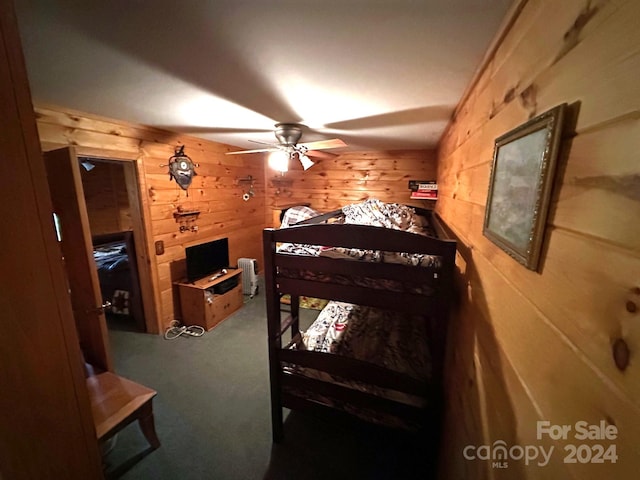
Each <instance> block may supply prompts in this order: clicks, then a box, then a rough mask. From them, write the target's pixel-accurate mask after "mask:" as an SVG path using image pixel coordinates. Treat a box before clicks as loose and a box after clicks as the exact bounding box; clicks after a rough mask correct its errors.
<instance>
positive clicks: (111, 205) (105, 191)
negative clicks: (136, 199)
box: [80, 161, 133, 235]
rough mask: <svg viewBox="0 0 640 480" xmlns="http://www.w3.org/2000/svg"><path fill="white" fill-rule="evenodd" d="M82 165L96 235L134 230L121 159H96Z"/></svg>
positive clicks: (83, 179) (93, 233) (85, 191)
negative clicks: (91, 165)
mask: <svg viewBox="0 0 640 480" xmlns="http://www.w3.org/2000/svg"><path fill="white" fill-rule="evenodd" d="M91 163H93V165H94V168H93V169H91V170H90V171H87V170H85V169H84V168H81V169H80V172H81V175H82V188H83V190H84V198H85V202H86V204H87V213H88V214H89V223H90V226H91V234H92V235H102V234H104V233H111V232H121V231H124V230H132V229H133V225H132V222H131V209H130V207H129V198H128V196H127V187H126V184H125V177H124V168H123V166H122V165H121V164H119V163H114V162H96V161H92V162H91Z"/></svg>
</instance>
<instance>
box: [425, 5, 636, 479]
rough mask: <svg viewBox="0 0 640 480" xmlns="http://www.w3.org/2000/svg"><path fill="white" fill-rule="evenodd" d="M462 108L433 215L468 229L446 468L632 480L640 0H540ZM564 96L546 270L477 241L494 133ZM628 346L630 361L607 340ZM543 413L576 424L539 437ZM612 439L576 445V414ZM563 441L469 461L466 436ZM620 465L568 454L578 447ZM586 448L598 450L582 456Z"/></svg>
mask: <svg viewBox="0 0 640 480" xmlns="http://www.w3.org/2000/svg"><path fill="white" fill-rule="evenodd" d="M521 3H522V4H523V8H522V9H521V11H520V13H519V14H518V16H517V18H516V19H515V21H514V22H513V23H512V25H511V26H510V28H509V29H508V30H507V31H506V35H505V36H504V37H503V38H502V40H501V41H500V42H498V44H497V47H496V49H495V51H494V54H493V55H490V56H489V57H488V63H487V65H486V68H484V69H483V70H482V71H481V73H480V74H479V76H478V78H477V82H475V83H474V84H473V85H472V87H470V88H469V90H468V95H466V98H465V99H464V100H463V102H462V103H461V104H460V105H459V106H458V109H457V111H456V116H455V118H454V120H453V121H452V123H451V124H450V125H449V127H448V130H447V131H446V133H445V135H444V137H443V139H442V141H441V144H440V147H439V152H438V162H439V169H438V181H439V186H440V199H439V200H438V205H437V208H436V210H437V211H438V212H439V213H440V214H441V215H442V216H443V218H444V219H445V221H446V222H447V223H448V224H449V225H450V226H451V227H452V229H453V230H454V231H455V232H456V234H457V235H458V236H459V239H460V247H461V248H460V256H459V264H460V270H461V275H460V282H459V286H460V296H461V304H460V306H459V308H458V309H457V314H456V317H455V321H454V328H453V330H452V335H451V337H450V339H451V340H452V342H451V347H452V348H451V349H450V360H451V361H450V364H449V370H448V376H447V378H448V395H449V398H448V402H447V405H448V409H449V411H448V415H447V419H446V424H445V429H444V431H445V432H446V434H445V443H444V447H443V455H442V470H441V478H443V479H480V478H514V479H515V478H517V479H523V478H527V479H528V478H580V479H599V478H635V477H636V476H637V472H638V470H639V469H640V447H639V443H638V439H640V421H638V419H639V418H640V365H638V361H637V355H638V352H640V313H639V311H640V308H638V307H639V306H640V274H639V273H638V272H640V241H639V240H638V239H639V238H640V222H638V218H640V193H639V192H640V82H639V81H638V79H640V29H638V28H637V24H638V20H640V2H638V1H636V0H610V1H606V0H594V1H585V0H567V1H564V2H557V1H553V0H529V1H525V2H521ZM563 102H567V103H569V104H571V105H572V108H573V109H574V111H576V112H577V119H576V121H575V124H574V126H575V129H574V132H569V133H568V134H567V135H565V138H564V141H563V145H562V148H563V152H562V154H561V161H560V166H559V172H558V174H557V176H556V182H555V187H554V192H553V197H552V206H551V211H550V214H549V218H548V222H547V232H546V235H545V240H544V246H543V254H542V264H541V268H540V271H539V273H536V272H532V271H529V270H527V269H525V268H524V267H522V266H520V264H518V263H516V262H515V261H514V260H512V259H511V258H510V257H509V256H508V255H507V254H505V253H504V252H503V251H502V250H500V249H499V248H497V247H496V246H495V245H494V244H493V243H491V242H490V241H488V240H487V239H486V238H485V237H484V236H483V235H482V225H483V218H484V211H485V204H486V196H487V189H488V183H489V176H490V165H491V160H492V155H493V141H494V139H495V138H497V137H498V136H499V135H501V134H503V133H505V132H507V131H509V130H511V129H512V128H514V127H516V126H517V125H519V124H521V123H523V122H525V121H526V120H527V119H529V118H530V117H532V116H535V115H536V114H539V113H542V112H543V111H546V110H547V109H549V108H551V107H553V106H555V105H557V104H560V103H563ZM616 341H618V344H620V343H619V342H620V341H623V342H624V344H626V345H627V347H628V349H629V350H630V355H631V362H630V364H629V365H628V367H627V368H626V369H625V370H624V371H622V370H620V369H619V368H617V367H616V364H615V363H614V358H613V353H612V347H613V345H614V343H615V342H616ZM537 421H549V422H550V423H551V424H554V425H570V426H571V427H572V430H571V431H570V432H569V433H568V437H567V440H562V439H559V440H557V441H553V440H550V439H549V438H548V437H547V436H545V437H544V438H542V439H538V438H537V435H536V425H537ZM579 421H585V422H587V423H588V424H599V423H600V422H601V421H603V422H604V423H605V424H606V425H615V427H616V428H617V430H618V436H617V438H616V439H615V440H606V439H605V440H600V441H584V440H582V441H581V440H579V439H575V437H574V435H575V433H576V431H575V424H576V422H579ZM499 440H502V441H504V442H506V444H507V445H508V446H512V445H522V446H525V445H532V446H545V448H548V447H549V446H553V447H555V451H554V453H553V455H552V458H551V461H550V464H549V465H547V466H545V467H541V466H538V465H537V461H536V462H533V463H532V464H529V465H525V462H524V460H519V461H518V460H509V461H508V467H507V468H504V469H500V468H492V465H491V461H490V460H489V461H484V460H466V459H465V458H463V449H464V447H465V446H467V445H474V446H479V445H493V444H494V442H496V441H499ZM571 443H573V444H576V445H580V444H586V445H589V446H591V445H593V444H596V443H600V444H602V445H603V446H605V447H607V446H609V445H615V448H616V450H617V452H616V453H617V456H618V459H617V462H616V463H615V464H614V463H611V462H609V461H605V462H604V463H602V464H594V463H581V462H577V463H573V464H572V463H565V462H564V458H565V456H566V455H567V452H566V451H565V450H564V448H565V447H566V445H567V444H571ZM587 453H588V452H587Z"/></svg>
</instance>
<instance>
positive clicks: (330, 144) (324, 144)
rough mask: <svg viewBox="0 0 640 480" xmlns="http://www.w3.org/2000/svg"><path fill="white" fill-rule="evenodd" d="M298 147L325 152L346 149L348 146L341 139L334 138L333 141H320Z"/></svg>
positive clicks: (300, 144)
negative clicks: (333, 149) (332, 149)
mask: <svg viewBox="0 0 640 480" xmlns="http://www.w3.org/2000/svg"><path fill="white" fill-rule="evenodd" d="M298 146H299V147H305V148H307V149H309V150H324V149H325V148H340V147H346V146H347V144H346V143H344V142H343V141H342V140H340V139H339V138H333V139H331V140H318V141H317V142H308V143H299V144H298Z"/></svg>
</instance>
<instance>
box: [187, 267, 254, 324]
mask: <svg viewBox="0 0 640 480" xmlns="http://www.w3.org/2000/svg"><path fill="white" fill-rule="evenodd" d="M232 277H235V278H237V283H238V284H237V285H236V286H235V287H233V288H232V289H231V290H229V291H227V292H225V293H222V294H214V293H213V291H214V290H215V286H216V285H218V284H219V283H220V282H221V281H223V280H227V279H230V278H232ZM177 285H178V293H179V295H180V308H181V311H182V323H183V324H184V325H187V326H188V325H199V326H201V327H203V328H205V329H206V330H211V329H212V328H213V327H215V326H216V325H218V324H219V323H220V322H222V321H223V320H224V319H226V318H227V317H228V316H229V315H231V314H232V313H234V312H235V311H236V310H238V309H239V308H241V307H242V305H243V303H244V296H243V294H242V271H241V270H232V271H231V272H229V273H228V274H226V275H224V276H223V277H220V279H216V280H211V281H206V280H203V281H197V282H194V283H178V284H177Z"/></svg>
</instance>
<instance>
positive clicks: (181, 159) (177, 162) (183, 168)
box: [169, 145, 198, 196]
mask: <svg viewBox="0 0 640 480" xmlns="http://www.w3.org/2000/svg"><path fill="white" fill-rule="evenodd" d="M197 166H198V165H197V164H195V163H193V162H192V161H191V159H190V158H189V157H188V156H186V155H185V153H184V145H180V146H179V147H176V150H175V154H174V155H173V156H172V157H171V158H170V159H169V179H170V180H175V181H176V183H177V184H178V185H180V188H182V189H183V190H185V191H187V196H189V192H188V190H187V189H188V188H189V186H190V185H191V181H192V180H193V177H195V176H196V175H197V173H196V171H195V167H197Z"/></svg>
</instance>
